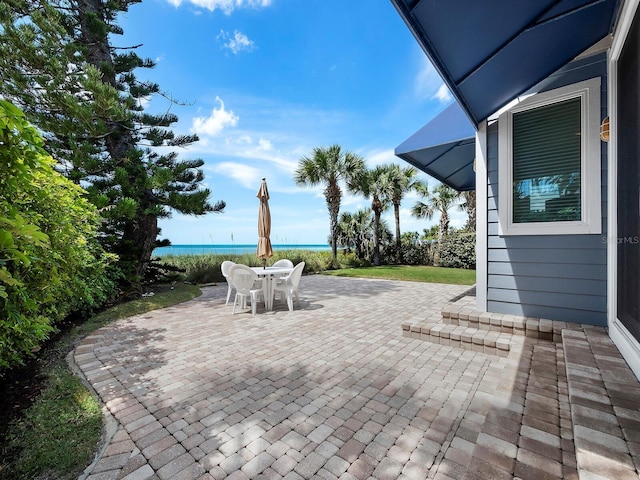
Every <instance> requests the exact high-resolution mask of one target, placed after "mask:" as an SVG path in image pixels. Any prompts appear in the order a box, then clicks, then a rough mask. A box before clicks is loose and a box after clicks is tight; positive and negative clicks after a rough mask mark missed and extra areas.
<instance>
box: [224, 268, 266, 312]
mask: <svg viewBox="0 0 640 480" xmlns="http://www.w3.org/2000/svg"><path fill="white" fill-rule="evenodd" d="M229 275H230V276H231V281H232V282H233V286H234V288H235V289H236V296H235V299H234V300H233V314H234V315H235V313H236V305H238V300H241V301H242V305H243V306H244V305H246V300H247V299H249V300H250V301H251V314H252V315H254V316H255V314H256V306H257V304H258V297H259V296H260V294H262V286H261V282H260V281H259V280H258V275H256V272H254V271H253V270H251V269H250V268H249V267H247V266H246V265H241V264H238V263H236V264H235V265H232V266H231V268H230V269H229ZM256 287H258V288H256Z"/></svg>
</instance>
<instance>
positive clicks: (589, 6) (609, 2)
mask: <svg viewBox="0 0 640 480" xmlns="http://www.w3.org/2000/svg"><path fill="white" fill-rule="evenodd" d="M391 1H392V3H393V4H394V5H395V7H396V9H397V10H398V12H400V15H401V16H402V18H403V19H404V21H405V22H406V24H407V25H408V26H409V28H410V30H411V31H412V32H413V34H414V36H415V37H416V39H417V40H418V42H419V43H420V45H421V46H422V48H423V49H424V51H425V52H426V53H427V55H428V56H429V59H430V60H431V62H432V63H433V65H434V67H435V68H436V69H437V70H438V72H439V73H440V76H441V77H442V78H443V80H444V82H445V83H446V85H447V86H448V87H449V90H450V91H451V93H452V94H453V95H454V97H455V98H456V99H457V100H458V102H459V103H460V105H461V106H462V108H463V110H464V111H465V112H466V113H467V115H468V117H469V119H470V120H471V121H472V122H473V124H474V125H476V126H477V125H478V124H479V123H480V122H481V121H482V120H485V119H486V118H488V117H489V116H490V115H492V114H493V113H495V112H497V111H498V110H499V109H500V108H502V107H503V106H505V105H506V104H507V103H509V102H510V101H511V100H513V99H514V98H516V97H517V96H518V95H520V94H522V93H524V92H526V91H527V90H529V89H530V88H531V87H533V86H534V85H536V84H537V83H539V82H540V81H542V80H543V79H545V78H546V77H548V76H549V75H551V74H552V73H553V72H555V71H556V70H558V69H559V68H561V67H563V66H564V65H566V64H567V63H568V62H570V61H571V60H572V59H574V58H575V57H577V56H578V55H579V54H580V53H582V52H583V51H585V50H586V49H587V48H589V47H591V46H592V45H593V44H595V43H597V42H598V41H600V40H601V39H603V38H604V37H606V36H607V35H608V34H610V33H611V31H612V28H613V23H614V21H615V17H616V9H617V6H618V3H619V0H535V1H532V0H484V1H478V0H455V1H451V0H391Z"/></svg>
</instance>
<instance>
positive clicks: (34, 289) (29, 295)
mask: <svg viewBox="0 0 640 480" xmlns="http://www.w3.org/2000/svg"><path fill="white" fill-rule="evenodd" d="M42 144H43V141H42V138H41V137H40V134H39V133H38V132H37V131H36V129H35V128H34V127H33V126H31V125H29V123H28V122H27V120H26V119H25V117H24V114H23V113H22V112H21V111H20V110H19V109H18V108H16V107H15V106H14V105H12V104H11V103H9V102H6V101H4V100H0V145H1V147H2V148H0V371H1V370H2V369H4V368H7V367H9V366H12V365H16V364H20V363H22V362H23V360H24V358H25V357H26V356H28V355H30V354H31V352H32V351H33V350H34V349H36V348H37V347H38V345H39V344H40V343H41V342H42V341H44V340H45V339H46V338H47V336H48V334H49V333H50V332H52V331H53V330H54V329H55V327H54V324H55V323H56V322H58V321H60V320H62V319H63V318H65V317H66V316H67V315H69V314H70V313H72V312H76V311H82V310H89V309H91V308H93V307H97V306H99V305H101V304H102V303H103V302H104V301H105V300H106V298H107V297H108V296H110V294H111V292H112V289H113V286H114V284H113V281H112V279H111V278H110V276H109V275H108V274H107V269H108V266H109V264H110V262H112V261H113V260H115V257H113V256H109V255H107V254H105V252H104V251H103V250H102V249H101V247H100V246H99V245H98V244H97V241H96V238H97V227H98V225H99V222H100V218H99V215H98V213H97V211H96V209H95V207H93V206H92V205H91V204H89V203H88V202H87V201H86V199H85V198H84V191H83V190H82V189H81V188H80V187H79V186H77V185H75V184H74V183H72V182H71V181H69V180H67V179H65V178H64V177H63V176H62V175H60V174H59V173H58V172H56V171H55V169H54V161H53V159H52V158H51V157H49V156H47V155H46V153H45V152H44V150H43V149H42Z"/></svg>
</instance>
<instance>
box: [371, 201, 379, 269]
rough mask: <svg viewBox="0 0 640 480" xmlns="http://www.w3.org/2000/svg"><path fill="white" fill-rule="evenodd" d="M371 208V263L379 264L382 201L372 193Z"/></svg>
mask: <svg viewBox="0 0 640 480" xmlns="http://www.w3.org/2000/svg"><path fill="white" fill-rule="evenodd" d="M371 210H373V264H374V265H375V266H376V267H379V266H380V216H381V214H382V203H381V202H380V199H379V198H378V197H377V196H376V195H374V196H373V201H372V202H371Z"/></svg>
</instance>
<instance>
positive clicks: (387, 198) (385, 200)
mask: <svg viewBox="0 0 640 480" xmlns="http://www.w3.org/2000/svg"><path fill="white" fill-rule="evenodd" d="M391 171H392V166H391V165H378V166H377V167H375V168H374V169H373V170H364V171H363V172H362V173H361V175H359V176H357V177H354V178H352V179H351V180H350V181H349V182H347V186H348V188H349V190H351V191H352V192H354V193H361V194H363V195H364V196H365V197H367V198H371V210H373V264H374V265H376V266H378V265H380V217H381V216H382V212H384V211H385V210H386V209H387V208H388V207H389V205H390V204H391V199H392V198H393V187H392V182H391V176H392V173H391Z"/></svg>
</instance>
